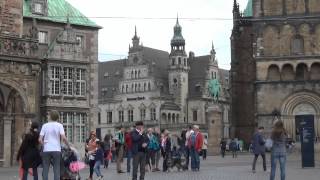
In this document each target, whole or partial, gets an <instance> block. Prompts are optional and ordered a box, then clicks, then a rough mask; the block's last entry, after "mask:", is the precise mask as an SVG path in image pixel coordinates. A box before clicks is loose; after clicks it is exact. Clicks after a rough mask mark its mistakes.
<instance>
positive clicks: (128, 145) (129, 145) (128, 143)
mask: <svg viewBox="0 0 320 180" xmlns="http://www.w3.org/2000/svg"><path fill="white" fill-rule="evenodd" d="M124 138H125V139H124V140H125V144H126V148H127V149H128V150H131V149H132V138H131V134H130V133H126V134H125V136H124Z"/></svg>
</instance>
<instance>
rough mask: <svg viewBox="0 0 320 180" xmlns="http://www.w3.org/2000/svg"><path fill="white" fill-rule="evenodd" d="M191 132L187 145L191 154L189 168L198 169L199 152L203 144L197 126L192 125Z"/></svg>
mask: <svg viewBox="0 0 320 180" xmlns="http://www.w3.org/2000/svg"><path fill="white" fill-rule="evenodd" d="M193 131H194V132H193V133H191V135H190V138H189V142H188V146H189V149H190V156H191V170H192V171H199V170H200V157H199V154H200V152H201V150H202V145H203V135H202V134H201V132H200V129H199V126H198V125H194V126H193Z"/></svg>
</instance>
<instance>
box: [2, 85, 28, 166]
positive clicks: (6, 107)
mask: <svg viewBox="0 0 320 180" xmlns="http://www.w3.org/2000/svg"><path fill="white" fill-rule="evenodd" d="M25 110H26V103H25V101H24V100H23V98H22V96H21V95H20V93H19V92H18V91H17V90H16V89H15V88H13V87H12V86H9V85H6V84H3V83H1V82H0V159H1V162H0V166H1V165H2V166H10V165H11V164H12V163H13V162H15V157H16V153H17V151H18V148H19V146H20V143H21V139H22V135H23V134H24V133H25V130H26V125H27V123H26V122H27V121H26V120H27V118H26V111H25Z"/></svg>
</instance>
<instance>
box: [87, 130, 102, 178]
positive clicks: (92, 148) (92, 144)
mask: <svg viewBox="0 0 320 180" xmlns="http://www.w3.org/2000/svg"><path fill="white" fill-rule="evenodd" d="M97 141H99V139H97V138H96V132H95V131H91V132H90V137H89V139H88V140H87V141H86V142H87V144H86V151H87V157H88V158H89V167H90V175H89V178H88V180H92V175H93V170H94V165H95V162H96V161H95V153H96V150H97Z"/></svg>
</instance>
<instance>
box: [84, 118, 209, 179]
mask: <svg viewBox="0 0 320 180" xmlns="http://www.w3.org/2000/svg"><path fill="white" fill-rule="evenodd" d="M100 149H102V150H103V156H102V153H101V152H102V151H101V150H100ZM207 149H208V141H207V136H203V135H202V133H201V132H200V129H199V126H198V125H194V126H193V127H191V126H190V127H189V128H188V129H185V130H182V132H181V134H176V133H171V132H169V131H168V130H167V129H163V130H160V129H159V128H158V127H155V128H148V129H146V130H145V129H144V125H143V122H141V121H139V122H136V123H135V126H134V127H129V128H127V129H125V128H124V127H122V126H121V127H118V130H117V132H116V133H115V134H114V135H111V134H107V135H105V137H104V139H103V141H100V140H99V139H97V138H96V133H95V132H94V131H92V132H91V133H90V137H89V138H88V140H87V141H86V158H85V159H87V160H86V162H87V163H88V165H89V166H90V168H89V169H90V175H89V177H88V179H89V180H92V179H93V173H94V172H95V173H96V176H97V177H98V179H102V178H103V175H101V173H100V165H102V164H103V165H104V168H108V165H109V163H110V161H111V162H115V163H116V171H117V173H119V174H121V173H125V172H127V173H131V172H132V179H133V180H136V179H137V175H138V168H139V167H140V180H143V179H144V176H145V172H146V171H149V172H157V171H161V170H160V159H161V158H162V159H163V161H162V168H161V169H162V171H163V172H169V171H170V170H171V169H173V168H177V170H179V171H180V170H188V169H189V165H191V166H190V167H191V170H192V171H199V170H200V155H202V157H203V160H205V159H206V156H207ZM102 157H103V158H102ZM124 157H125V158H126V161H127V162H126V169H125V170H124V167H123V163H124V161H123V160H124Z"/></svg>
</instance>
